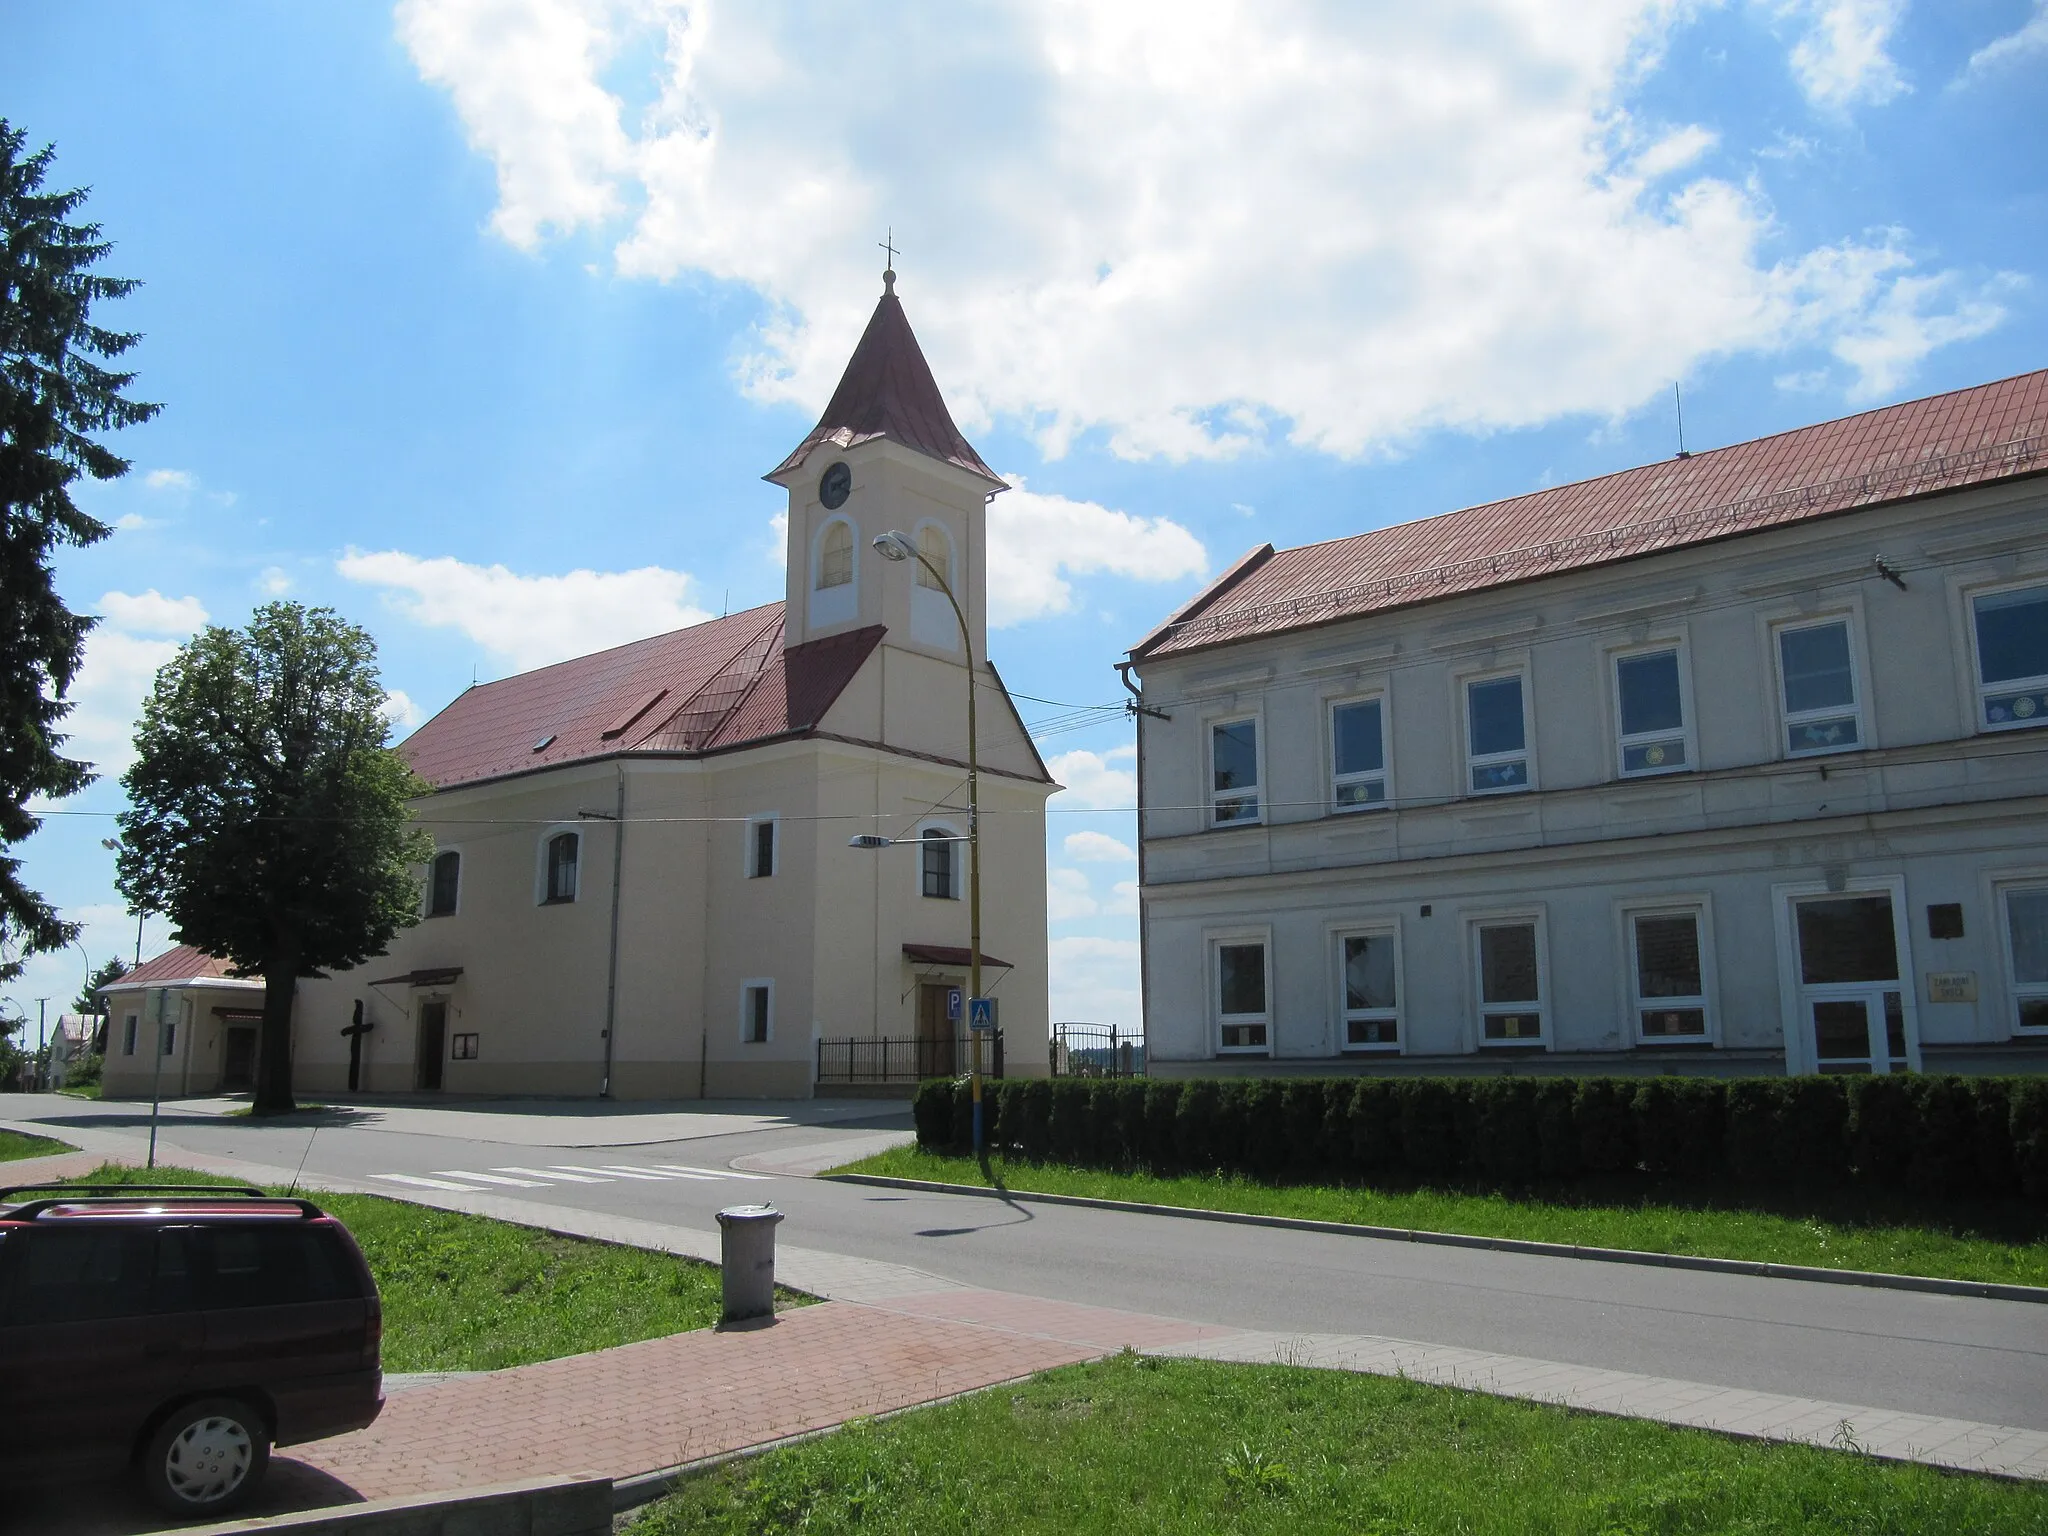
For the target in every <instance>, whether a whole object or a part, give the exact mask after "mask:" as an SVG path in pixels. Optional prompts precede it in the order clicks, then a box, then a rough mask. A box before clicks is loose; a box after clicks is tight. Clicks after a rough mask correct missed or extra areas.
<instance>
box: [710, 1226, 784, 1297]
mask: <svg viewBox="0 0 2048 1536" xmlns="http://www.w3.org/2000/svg"><path fill="white" fill-rule="evenodd" d="M781 1220H782V1212H780V1211H778V1210H777V1209H775V1207H774V1206H772V1205H734V1206H728V1207H727V1208H726V1209H724V1210H722V1211H720V1212H719V1213H718V1257H719V1264H720V1267H721V1268H722V1270H723V1272H724V1275H723V1278H724V1281H725V1321H727V1322H728V1323H737V1322H741V1321H743V1320H745V1319H746V1318H750V1317H767V1316H770V1315H771V1314H772V1313H773V1312H774V1311H775V1224H776V1223H777V1222H779V1221H781Z"/></svg>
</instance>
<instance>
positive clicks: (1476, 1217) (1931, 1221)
mask: <svg viewBox="0 0 2048 1536" xmlns="http://www.w3.org/2000/svg"><path fill="white" fill-rule="evenodd" d="M991 1167H992V1168H993V1170H994V1172H995V1175H996V1178H997V1180H998V1181H1000V1183H1001V1185H1002V1187H1004V1188H1007V1189H1014V1190H1019V1191H1036V1192H1038V1193H1041V1194H1056V1195H1088V1196H1094V1197H1097V1198H1100V1199H1107V1200H1138V1201H1144V1202H1147V1203H1149V1204H1153V1205H1177V1206H1188V1207H1195V1208H1202V1209H1208V1210H1218V1211H1247V1212H1253V1213H1256V1214H1260V1215H1268V1216H1298V1217H1306V1218H1309V1219H1310V1220H1315V1221H1349V1222H1360V1223H1363V1224H1366V1225H1369V1226H1376V1227H1405V1228H1409V1229H1412V1230H1419V1231H1427V1232H1467V1233H1473V1234H1475V1235H1478V1236H1482V1237H1515V1238H1525V1239H1529V1240H1532V1241H1535V1242H1545V1243H1579V1244H1584V1245H1586V1246H1588V1247H1596V1248H1631V1249H1635V1250H1638V1251H1640V1252H1645V1253H1685V1254H1701V1255H1706V1256H1709V1257H1713V1258H1724V1259H1757V1260H1763V1261H1766V1262H1769V1263H1774V1264H1812V1265H1817V1266H1820V1267H1823V1268H1827V1269H1872V1270H1882V1271H1885V1272H1887V1273H1890V1274H1899V1275H1937V1276H1942V1277H1945V1278H1948V1279H1954V1280H1992V1281H1999V1282H2002V1283H2005V1284H2008V1285H2043V1286H2048V1211H2043V1210H2038V1209H2033V1208H2029V1207H2026V1206H2023V1205H2021V1204H2019V1203H2018V1202H2016V1201H2014V1202H1999V1203H1997V1204H1989V1203H1987V1204H1984V1205H1982V1206H1972V1205H1971V1204H1969V1203H1968V1202H1962V1201H1938V1202H1937V1201H1913V1200H1909V1199H1907V1198H1906V1197H1904V1196H1900V1197H1898V1198H1897V1199H1895V1200H1887V1199H1880V1198H1874V1197H1872V1196H1870V1195H1867V1194H1863V1193H1861V1192H1858V1191H1832V1192H1820V1193H1814V1194H1808V1195H1802V1194H1799V1193H1796V1192H1785V1191H1781V1192H1762V1191H1753V1190H1746V1191H1742V1192H1740V1193H1728V1194H1726V1195H1724V1196H1722V1197H1720V1198H1711V1197H1709V1198H1703V1197H1702V1196H1701V1195H1700V1193H1699V1192H1698V1191H1697V1190H1686V1191H1682V1192H1676V1193H1662V1194H1660V1193H1659V1192H1658V1191H1657V1190H1656V1189H1655V1187H1654V1186H1642V1187H1639V1188H1637V1189H1633V1190H1628V1189H1623V1190H1621V1191H1608V1192H1607V1193H1606V1194H1605V1195H1604V1197H1603V1195H1602V1193H1601V1192H1599V1191H1587V1190H1574V1191H1571V1192H1569V1193H1562V1194H1556V1195H1553V1196H1551V1197H1549V1198H1515V1197H1511V1196H1506V1195H1494V1194H1459V1193H1456V1192H1453V1191H1444V1190H1433V1189H1416V1190H1379V1189H1344V1188H1332V1187H1327V1186H1321V1185H1308V1184H1298V1185H1271V1184H1259V1183H1255V1182H1253V1181H1252V1180H1249V1179H1244V1178H1238V1177H1231V1178H1224V1177H1219V1176H1215V1175H1211V1176H1209V1177H1200V1176H1193V1177H1187V1178H1172V1179H1161V1178H1154V1177H1152V1176H1151V1175H1150V1174H1137V1173H1132V1174H1125V1173H1100V1172H1095V1171H1093V1170H1089V1169H1081V1168H1064V1167H1055V1166H1052V1165H1041V1164H1032V1163H1005V1162H1003V1161H1002V1160H1001V1159H997V1160H995V1161H994V1162H993V1163H992V1164H991ZM835 1171H836V1172H839V1173H875V1174H883V1175H887V1176H888V1177H891V1178H899V1179H932V1180H937V1181H940V1182H944V1183H948V1184H979V1185H983V1186H986V1185H987V1184H988V1183H989V1181H988V1179H986V1178H984V1177H983V1175H982V1172H981V1170H980V1168H979V1167H977V1166H976V1164H975V1162H974V1160H973V1159H972V1158H967V1157H940V1156H935V1155H933V1154H932V1153H929V1152H924V1151H920V1150H919V1149H918V1148H916V1147H899V1148H896V1149H895V1150H893V1151H889V1152H883V1153H881V1154H879V1155H878V1156H875V1157H869V1158H863V1159H862V1160H861V1161H860V1162H857V1163H848V1164H847V1165H846V1166H845V1167H843V1168H840V1169H837V1170H835Z"/></svg>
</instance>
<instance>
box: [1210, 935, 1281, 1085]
mask: <svg viewBox="0 0 2048 1536" xmlns="http://www.w3.org/2000/svg"><path fill="white" fill-rule="evenodd" d="M1203 941H1204V944H1205V946H1206V948H1207V957H1206V958H1207V964H1208V988H1207V990H1208V993H1209V1020H1210V1025H1209V1028H1210V1035H1209V1039H1210V1044H1211V1045H1212V1046H1213V1047H1214V1049H1215V1051H1216V1054H1217V1055H1218V1056H1273V1055H1275V1054H1276V1052H1275V1051H1274V1049H1273V930H1272V929H1270V928H1241V929H1230V930H1223V931H1218V932H1214V933H1208V934H1204V935H1203ZM1239 947H1245V948H1257V949H1260V950H1263V951H1264V952H1265V977H1266V1008H1265V1011H1264V1012H1263V1013H1233V1014H1226V1013H1225V1012H1224V1011H1223V951H1224V950H1225V949H1231V948H1239ZM1226 1028H1233V1029H1235V1028H1262V1029H1264V1030H1265V1032H1266V1038H1265V1040H1264V1041H1263V1042H1262V1043H1261V1044H1258V1045H1225V1044H1224V1043H1223V1031H1224V1030H1225V1029H1226Z"/></svg>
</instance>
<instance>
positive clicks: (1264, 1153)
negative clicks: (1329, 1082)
mask: <svg viewBox="0 0 2048 1536" xmlns="http://www.w3.org/2000/svg"><path fill="white" fill-rule="evenodd" d="M1233 1086H1234V1087H1236V1088H1237V1090H1238V1092H1237V1093H1236V1094H1234V1095H1232V1098H1233V1099H1234V1100H1235V1102H1236V1104H1237V1112H1238V1115H1239V1124H1240V1126H1241V1130H1240V1132H1239V1134H1240V1135H1242V1137H1243V1138H1244V1152H1243V1157H1244V1166H1245V1167H1247V1168H1249V1169H1250V1170H1251V1171H1252V1173H1253V1174H1254V1175H1255V1176H1256V1177H1258V1178H1261V1179H1277V1178H1279V1177H1280V1175H1281V1174H1282V1173H1284V1172H1286V1171H1287V1161H1288V1157H1287V1154H1288V1145H1287V1143H1288V1136H1287V1112H1286V1103H1287V1099H1286V1094H1285V1091H1284V1090H1283V1088H1282V1086H1281V1085H1280V1084H1279V1083H1277V1082H1275V1081H1274V1080H1273V1079H1272V1078H1270V1077H1255V1078H1253V1079H1252V1080H1251V1081H1249V1082H1245V1083H1237V1084H1234V1085H1233ZM1233 1161H1234V1159H1233ZM1225 1166H1226V1167H1228V1166H1230V1165H1229V1164H1225Z"/></svg>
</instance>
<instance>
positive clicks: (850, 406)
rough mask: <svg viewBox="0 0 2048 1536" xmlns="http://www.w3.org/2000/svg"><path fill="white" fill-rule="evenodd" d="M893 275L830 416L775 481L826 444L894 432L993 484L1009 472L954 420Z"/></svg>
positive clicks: (828, 409) (893, 437)
mask: <svg viewBox="0 0 2048 1536" xmlns="http://www.w3.org/2000/svg"><path fill="white" fill-rule="evenodd" d="M887 279H888V287H887V289H886V290H885V291H884V292H883V294H882V299H881V302H880V303H878V304H877V305H876V306H875V312H874V314H873V315H872V316H870V317H869V319H868V328H867V329H866V330H865V331H864V332H862V333H861V338H860V345H859V346H857V347H855V348H854V349H853V356H852V357H851V358H850V359H848V361H847V364H846V372H845V373H843V374H841V375H840V378H839V387H838V388H837V389H835V390H833V391H832V399H831V400H830V401H829V402H828V403H827V404H826V406H825V414H824V415H822V416H820V417H819V418H818V424H817V425H816V426H815V427H813V428H811V434H810V436H809V437H806V438H805V439H804V440H803V441H802V442H800V443H798V444H797V445H796V447H795V449H794V450H792V451H791V453H790V455H789V457H788V458H786V459H784V460H783V461H782V462H781V463H780V464H778V465H776V466H775V468H774V469H773V470H771V471H770V472H769V474H768V476H767V478H768V479H770V480H773V479H775V478H776V477H777V476H778V475H781V474H784V473H786V472H787V471H789V470H792V469H795V468H797V467H798V466H799V465H801V464H802V463H803V462H804V460H805V459H807V458H808V457H810V453H811V450H812V449H813V448H816V447H818V446H819V445H820V444H823V443H830V444H832V445H833V446H834V447H838V448H851V447H853V446H854V445H855V444H856V443H865V442H868V441H869V440H871V439H873V438H877V437H886V438H888V439H889V440H890V441H892V442H897V443H901V444H902V445H903V446H904V447H906V448H912V449H915V450H916V451H917V452H919V453H922V454H926V455H928V456H929V457H931V458H934V459H940V460H943V461H944V462H945V463H948V464H953V465H957V466H958V467H959V468H961V469H964V470H967V471H969V472H970V473H972V474H976V475H979V476H981V477H982V478H983V479H984V480H986V481H988V482H989V483H990V484H991V485H1001V484H1002V483H1003V481H1002V480H1001V478H1000V477H999V476H998V475H997V474H996V472H995V471H994V470H992V469H990V468H989V467H988V465H987V464H985V463H983V462H982V458H981V455H980V454H978V453H976V452H975V451H974V446H973V444H971V443H969V442H968V441H967V439H966V438H965V437H963V436H961V434H960V429H959V428H958V427H956V426H954V425H953V414H952V412H950V411H948V410H947V409H946V402H945V400H944V399H943V398H942V397H941V396H940V394H939V386H938V382H937V381H936V380H935V379H933V378H932V370H931V367H930V365H929V364H927V363H926V362H925V360H924V350H923V349H922V348H921V347H919V346H918V344H917V337H916V336H914V335H913V334H911V330H910V320H909V318H908V317H907V316H905V314H904V313H903V301H902V300H900V299H898V298H897V297H896V287H895V273H893V272H892V273H889V274H887Z"/></svg>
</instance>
